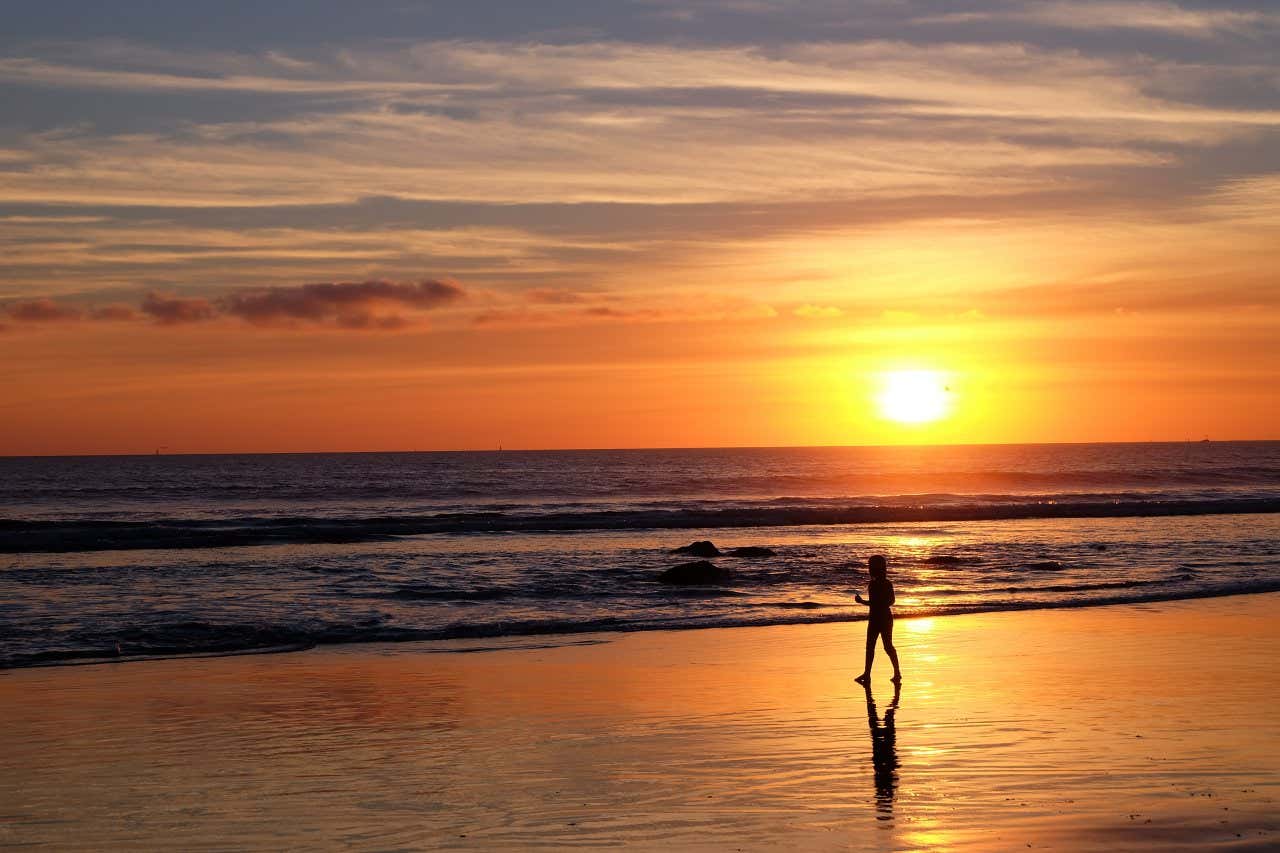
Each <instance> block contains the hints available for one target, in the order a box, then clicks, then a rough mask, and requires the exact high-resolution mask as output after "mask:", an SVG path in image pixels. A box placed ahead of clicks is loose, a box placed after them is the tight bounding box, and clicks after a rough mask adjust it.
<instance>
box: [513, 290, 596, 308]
mask: <svg viewBox="0 0 1280 853" xmlns="http://www.w3.org/2000/svg"><path fill="white" fill-rule="evenodd" d="M594 295H596V294H587V293H581V292H579V291H576V290H561V289H558V288H552V287H535V288H533V289H532V290H526V291H525V292H524V298H525V299H528V300H529V301H530V302H536V303H538V304H539V305H577V304H581V303H583V302H588V301H590V299H591V297H592V296H594Z"/></svg>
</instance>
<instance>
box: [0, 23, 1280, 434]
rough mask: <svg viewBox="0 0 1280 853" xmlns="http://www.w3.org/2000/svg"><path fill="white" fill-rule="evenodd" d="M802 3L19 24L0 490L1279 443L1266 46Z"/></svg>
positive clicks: (1182, 30) (1268, 42) (1255, 35)
mask: <svg viewBox="0 0 1280 853" xmlns="http://www.w3.org/2000/svg"><path fill="white" fill-rule="evenodd" d="M782 5H784V4H769V3H762V4H758V6H750V7H748V6H743V5H742V4H732V3H716V2H711V0H708V2H689V3H687V4H668V3H658V2H653V3H648V4H639V5H638V6H637V7H636V8H635V9H631V7H629V6H628V7H626V8H627V9H629V10H630V11H627V12H625V13H624V12H623V11H620V10H614V11H612V12H608V13H606V12H585V11H582V12H581V14H584V15H595V16H596V18H598V20H597V19H593V23H592V27H587V28H582V29H581V30H580V31H579V30H574V29H572V28H566V29H564V30H563V31H561V30H557V29H555V28H554V27H551V26H546V27H534V26H533V24H532V23H529V22H525V23H524V24H522V23H520V21H518V20H515V19H509V20H507V19H504V20H505V23H502V24H498V23H494V20H496V19H491V18H485V17H484V16H477V18H476V19H475V20H470V19H467V18H466V16H465V15H463V16H461V17H459V18H456V19H453V18H451V19H449V21H448V22H447V25H446V22H445V20H444V19H443V18H440V19H434V18H430V15H429V14H428V13H426V12H424V13H423V15H424V16H425V17H424V19H423V20H422V21H417V23H414V24H413V25H412V26H411V25H410V24H408V23H406V22H405V21H403V20H401V19H399V18H395V17H394V15H396V14H401V13H399V12H394V13H393V11H389V10H390V7H389V6H388V7H386V8H384V7H383V4H380V3H373V4H371V6H370V9H371V11H370V12H369V20H368V21H367V22H365V24H364V25H363V26H364V28H365V30H367V31H364V30H362V31H360V32H354V31H353V32H348V33H347V34H346V35H345V36H342V37H339V36H337V35H335V33H337V32H338V31H341V30H342V26H341V22H339V21H336V20H335V21H334V22H332V23H333V25H334V32H328V31H325V30H324V26H326V25H325V23H324V20H323V16H321V20H319V22H317V23H312V24H309V25H308V27H303V28H302V29H300V30H298V31H296V32H295V31H292V30H286V29H285V28H279V29H272V28H271V27H270V26H267V25H265V24H264V25H263V27H262V28H259V29H255V28H254V27H253V26H250V24H251V23H252V21H251V20H250V18H251V16H252V14H254V13H251V12H249V11H242V14H244V15H246V16H250V17H249V18H246V19H245V21H244V22H243V23H244V24H245V27H244V28H243V31H245V32H249V31H252V32H257V33H258V35H256V36H253V37H248V36H244V35H243V33H241V34H239V35H234V36H232V35H227V34H221V35H220V34H219V32H218V31H217V30H216V29H215V30H210V31H208V32H207V33H205V34H204V35H200V36H198V38H200V39H204V41H202V42H200V43H198V44H187V43H183V42H182V40H183V39H193V38H197V36H195V35H191V32H194V31H192V30H190V29H189V28H186V27H184V26H179V24H181V23H182V22H181V21H178V20H177V19H174V20H168V19H164V18H163V16H162V18H161V19H157V20H156V21H150V22H146V24H145V26H144V22H141V20H140V19H139V20H138V21H136V22H135V25H136V27H137V32H129V33H125V34H123V35H122V34H121V33H119V32H115V33H112V34H109V35H108V34H107V33H106V32H105V31H98V30H95V29H94V27H95V26H96V25H95V24H94V21H93V20H92V19H91V18H86V19H84V21H82V22H81V23H80V24H74V23H63V22H61V21H59V22H53V21H52V19H50V20H45V19H43V18H41V16H40V14H39V13H38V12H37V11H31V12H29V13H25V14H26V15H27V17H28V18H29V19H27V18H24V19H22V20H20V21H19V22H18V25H17V26H16V28H15V32H14V34H12V35H10V36H8V37H6V38H5V39H4V40H2V41H0V83H2V84H3V85H4V86H5V87H6V88H7V89H9V90H10V91H12V92H13V93H14V94H13V96H12V97H13V108H12V109H10V110H9V111H8V115H7V117H6V118H4V119H3V120H2V121H0V249H2V250H3V253H2V256H0V272H2V273H3V276H0V364H2V365H3V367H2V368H0V392H2V393H0V454H46V453H112V452H150V451H152V450H153V449H155V448H158V447H165V448H167V449H169V450H170V451H172V452H187V451H190V452H201V451H302V450H399V449H403V450H412V449H424V450H425V449H466V448H490V447H495V446H497V445H499V444H502V445H504V446H506V447H510V448H561V447H634V446H716V445H757V446H758V445H794V444H878V443H904V442H906V443H910V442H964V443H969V442H977V443H981V442H1022V441H1027V442H1034V441H1129V440H1183V439H1186V438H1197V439H1198V438H1200V437H1203V436H1206V435H1208V436H1210V437H1213V438H1221V439H1227V438H1277V437H1280V434H1278V433H1277V425H1280V404H1278V403H1277V402H1276V401H1277V399H1278V398H1280V395H1277V393H1276V392H1277V390H1280V382H1278V380H1280V346H1277V344H1276V340H1277V339H1278V338H1280V335H1278V334H1277V333H1278V332H1280V282H1277V280H1276V272H1275V270H1276V269H1278V268H1280V240H1277V234H1280V203H1277V198H1280V155H1278V154H1277V152H1278V151H1280V144H1278V143H1280V134H1278V133H1277V130H1276V128H1277V126H1280V99H1277V98H1276V97H1275V92H1274V87H1272V88H1271V89H1267V87H1266V86H1265V85H1263V84H1262V83H1260V82H1259V81H1260V80H1263V79H1264V78H1266V77H1267V75H1271V76H1272V77H1274V75H1275V73H1276V70H1277V69H1276V63H1275V56H1277V55H1280V53H1278V52H1277V51H1276V50H1275V48H1276V46H1277V42H1278V41H1280V38H1278V37H1277V36H1278V34H1280V15H1277V14H1276V13H1272V12H1268V11H1258V10H1257V8H1256V7H1255V6H1251V5H1249V4H1242V5H1241V6H1240V7H1239V8H1234V7H1232V8H1231V9H1225V8H1224V7H1223V5H1222V4H1215V5H1214V6H1211V7H1210V6H1202V5H1199V4H1196V3H1183V4H1172V3H1154V4H1150V3H1114V4H1098V5H1097V6H1094V7H1091V8H1092V10H1093V11H1092V12H1091V13H1090V14H1088V15H1085V14H1080V15H1064V14H1062V9H1061V7H1060V4H1051V3H1044V4H1030V5H1028V4H1002V3H996V2H991V3H985V4H984V3H974V4H967V6H966V8H967V7H968V6H972V8H971V9H968V11H967V12H965V13H964V14H963V15H961V14H960V13H959V12H956V13H954V14H948V15H937V14H935V13H931V12H930V11H929V7H927V6H926V5H921V4H914V3H905V4H900V5H898V6H895V7H894V9H895V10H896V11H893V10H887V7H883V8H882V7H876V8H875V9H872V7H870V6H869V7H868V8H867V10H864V12H862V13H852V12H848V11H847V10H846V11H845V12H842V13H840V14H841V15H843V16H844V17H843V18H842V20H841V22H836V23H842V24H843V26H841V27H837V28H835V29H833V28H832V26H833V22H832V21H831V20H828V19H827V18H825V17H824V16H829V15H832V14H835V13H834V12H832V11H831V10H829V9H826V8H825V6H824V4H813V8H812V9H802V10H796V9H791V11H790V12H787V13H786V14H783V12H784V11H785V10H783V9H782ZM641 7H643V8H641ZM775 7H776V8H775ZM513 8H514V7H513ZM584 8H585V7H584ZM621 8H622V7H619V9H621ZM677 11H678V12H679V14H676V12H677ZM165 14H173V15H177V14H178V13H177V12H172V13H165ZM183 14H187V13H183ZM334 14H336V13H334ZM431 14H435V13H431ZM546 14H547V15H549V16H552V17H554V15H555V14H557V13H554V12H551V11H548V12H547V13H546ZM886 16H889V17H886ZM517 17H518V16H517ZM428 19H430V20H428ZM535 23H541V24H548V23H555V22H554V21H552V22H546V21H540V22H535ZM561 23H564V24H565V25H566V27H567V26H568V23H569V22H567V21H566V22H561ZM77 26H79V27H82V28H83V30H75V29H74V28H75V27H77ZM55 27H71V28H72V29H71V30H70V31H66V32H62V31H58V32H55V31H54V29H51V28H55ZM166 27H171V29H166ZM379 27H382V28H384V29H385V31H378V28H379ZM406 27H408V30H406ZM413 27H418V28H419V31H413ZM450 27H452V28H453V30H452V31H450V30H449V28H450ZM520 27H525V28H524V29H520ZM201 32H204V31H201ZM393 33H394V35H395V39H394V40H391V41H388V38H390V36H391V34H393ZM833 34H834V35H833ZM54 35H56V36H58V38H56V39H55V38H53V36H54ZM246 39H247V41H246ZM901 369H915V370H931V371H937V372H938V374H939V375H942V376H945V377H946V381H947V383H948V389H949V391H948V394H950V395H951V396H950V399H951V406H950V410H949V414H948V415H947V417H945V418H943V419H941V420H939V421H936V422H933V423H927V424H921V425H914V426H911V425H903V424H899V423H895V422H892V421H889V420H887V419H886V418H884V417H883V415H882V413H881V412H879V411H878V410H877V409H876V407H875V405H874V403H873V398H874V397H875V394H876V389H877V387H878V383H879V382H880V381H881V379H882V377H883V375H884V373H885V372H886V371H893V370H901Z"/></svg>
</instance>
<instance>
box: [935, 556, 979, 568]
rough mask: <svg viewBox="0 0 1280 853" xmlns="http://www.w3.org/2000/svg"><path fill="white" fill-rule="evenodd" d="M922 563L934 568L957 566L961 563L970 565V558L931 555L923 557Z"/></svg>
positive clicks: (971, 560) (972, 560) (971, 559)
mask: <svg viewBox="0 0 1280 853" xmlns="http://www.w3.org/2000/svg"><path fill="white" fill-rule="evenodd" d="M924 561H925V562H926V563H929V564H931V565H934V566H957V565H959V564H961V563H972V562H974V558H972V557H957V556H955V555H954V554H933V555H931V556H928V557H925V558H924Z"/></svg>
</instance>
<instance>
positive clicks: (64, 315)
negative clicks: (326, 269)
mask: <svg viewBox="0 0 1280 853" xmlns="http://www.w3.org/2000/svg"><path fill="white" fill-rule="evenodd" d="M465 296H466V291H464V290H463V289H462V288H461V287H460V286H458V285H457V284H455V283H453V282H450V281H438V280H435V279H422V280H421V281H417V282H403V283H402V282H394V281H380V280H375V281H360V282H324V283H318V284H303V285H297V286H293V287H266V288H254V289H242V290H232V291H230V292H229V293H226V294H224V295H222V296H221V297H218V298H213V299H210V298H206V297H202V296H177V295H175V294H172V293H165V292H163V291H158V290H153V291H150V292H149V293H147V295H146V296H145V298H143V300H142V302H141V303H140V304H139V305H138V306H137V307H136V308H135V307H134V306H132V305H127V304H124V303H120V302H113V303H111V304H108V305H100V306H89V307H79V306H74V305H68V304H67V303H65V302H59V301H56V300H53V299H49V298H40V299H31V300H27V301H23V302H12V303H10V304H8V305H5V306H0V314H3V315H4V316H5V317H6V318H7V319H9V320H13V321H17V322H19V323H58V322H65V321H72V320H82V319H88V320H93V321H97V322H108V323H125V322H133V321H137V320H142V319H150V320H153V321H155V322H156V323H157V324H159V325H162V326H178V325H184V324H188V323H203V322H208V321H212V320H218V319H221V318H227V317H234V318H237V319H240V320H243V321H245V322H246V323H251V324H253V325H255V326H293V325H300V324H312V325H330V326H335V327H337V328H342V329H364V330H392V329H402V328H404V327H406V326H408V325H411V324H412V322H413V320H412V317H407V316H405V314H404V313H403V312H409V313H410V314H416V313H420V312H423V311H428V310H431V309H433V308H438V307H440V306H442V305H446V304H448V303H450V302H454V301H456V300H458V299H462V298H464V297H465Z"/></svg>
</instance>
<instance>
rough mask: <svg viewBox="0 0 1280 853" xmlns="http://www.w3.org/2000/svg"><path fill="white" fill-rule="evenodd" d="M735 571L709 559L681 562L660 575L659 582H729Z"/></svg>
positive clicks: (692, 583)
mask: <svg viewBox="0 0 1280 853" xmlns="http://www.w3.org/2000/svg"><path fill="white" fill-rule="evenodd" d="M731 577H733V572H731V571H730V570H728V569H724V568H721V567H720V566H717V565H716V564H715V563H711V562H708V561H707V560H697V561H696V562H692V563H681V564H680V565H678V566H674V567H672V568H670V569H667V570H666V571H665V572H663V573H662V574H660V575H658V582H659V583H670V584H691V585H698V584H721V583H727V582H728V581H729V579H730V578H731Z"/></svg>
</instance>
